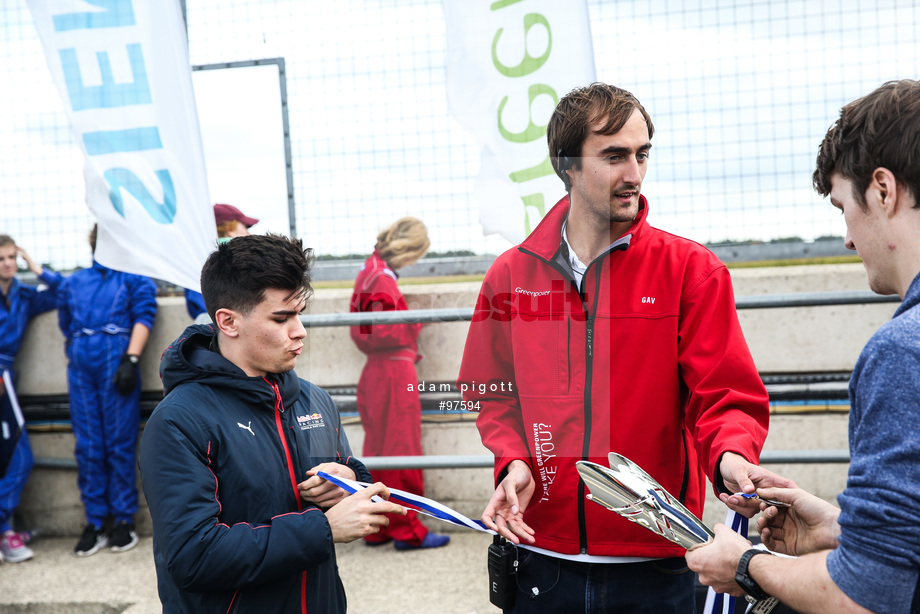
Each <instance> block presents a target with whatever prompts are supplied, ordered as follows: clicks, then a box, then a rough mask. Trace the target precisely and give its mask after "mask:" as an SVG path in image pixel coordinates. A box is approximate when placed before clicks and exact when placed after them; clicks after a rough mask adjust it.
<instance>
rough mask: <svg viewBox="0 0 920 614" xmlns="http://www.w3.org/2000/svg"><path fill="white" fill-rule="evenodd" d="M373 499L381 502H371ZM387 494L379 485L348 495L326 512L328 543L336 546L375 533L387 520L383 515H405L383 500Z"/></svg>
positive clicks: (399, 506) (398, 508)
mask: <svg viewBox="0 0 920 614" xmlns="http://www.w3.org/2000/svg"><path fill="white" fill-rule="evenodd" d="M374 495H377V496H379V497H381V498H382V499H384V501H373V500H372V497H374ZM389 498H390V491H389V490H387V487H386V486H384V485H383V484H382V483H380V482H375V483H374V484H372V485H370V486H368V487H367V488H365V489H363V490H359V491H358V492H356V493H355V494H353V495H349V496H347V497H345V498H344V499H342V500H341V501H340V502H338V503H336V504H335V505H333V506H332V507H331V508H329V509H328V510H327V511H326V520H327V521H328V522H329V528H330V529H331V530H332V541H334V542H336V543H347V542H352V541H354V540H356V539H358V538H361V537H364V536H366V535H371V534H372V533H379V532H380V527H385V526H387V525H388V524H389V523H390V520H389V519H388V518H387V517H386V516H384V514H402V515H403V516H405V515H406V508H404V507H403V506H401V505H397V504H395V503H390V502H389V501H386V499H389Z"/></svg>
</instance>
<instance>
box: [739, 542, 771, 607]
mask: <svg viewBox="0 0 920 614" xmlns="http://www.w3.org/2000/svg"><path fill="white" fill-rule="evenodd" d="M758 554H771V553H770V552H768V551H766V550H758V549H757V548H751V549H750V550H747V551H746V552H745V553H744V554H742V555H741V560H740V561H738V570H737V571H736V572H735V582H737V583H738V586H740V587H741V588H743V589H744V592H745V593H747V594H748V595H750V596H751V597H753V598H754V599H756V600H757V601H761V600H763V599H767V598H768V597H769V596H770V595H768V594H767V593H766V592H765V591H764V590H763V589H762V588H760V585H759V584H757V582H756V581H755V580H754V578H752V577H751V574H749V573H748V565H749V564H750V562H751V559H752V558H754V557H755V556H757V555H758Z"/></svg>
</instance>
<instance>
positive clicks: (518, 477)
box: [481, 460, 536, 544]
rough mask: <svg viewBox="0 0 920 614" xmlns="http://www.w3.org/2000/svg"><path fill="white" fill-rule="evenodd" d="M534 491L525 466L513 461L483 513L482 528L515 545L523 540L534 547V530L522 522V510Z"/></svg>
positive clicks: (533, 483)
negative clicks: (494, 532) (484, 527)
mask: <svg viewBox="0 0 920 614" xmlns="http://www.w3.org/2000/svg"><path fill="white" fill-rule="evenodd" d="M535 488H536V482H535V481H534V479H533V473H531V471H530V467H529V466H528V465H527V463H525V462H523V461H519V460H515V461H512V462H511V464H509V465H508V473H507V474H506V475H505V478H504V479H503V480H502V481H501V483H500V484H499V485H498V488H496V489H495V492H494V493H493V494H492V497H491V498H490V499H489V503H488V505H486V509H485V510H484V511H483V512H482V518H481V520H482V522H483V524H485V525H486V527H488V528H489V529H492V530H493V531H496V532H497V533H498V534H499V535H501V536H502V537H504V538H505V539H508V540H510V541H511V542H512V543H514V544H519V543H521V540H522V539H523V540H525V541H527V542H529V543H531V544H532V543H534V542H535V541H536V540H535V539H534V537H533V535H534V530H533V529H531V528H530V527H529V526H528V525H527V523H525V522H524V510H526V509H527V505H528V504H529V503H530V498H531V497H532V496H533V492H534V489H535Z"/></svg>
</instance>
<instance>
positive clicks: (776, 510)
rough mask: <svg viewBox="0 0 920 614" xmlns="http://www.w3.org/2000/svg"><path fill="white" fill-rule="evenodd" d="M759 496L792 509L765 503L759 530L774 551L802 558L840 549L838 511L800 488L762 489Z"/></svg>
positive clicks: (762, 537) (764, 541) (759, 520)
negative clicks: (823, 551) (838, 545)
mask: <svg viewBox="0 0 920 614" xmlns="http://www.w3.org/2000/svg"><path fill="white" fill-rule="evenodd" d="M757 494H758V495H760V496H761V497H763V498H765V499H774V500H776V501H782V502H783V503H789V504H790V505H791V506H792V507H776V506H770V505H768V504H766V503H763V502H761V504H760V505H761V508H763V509H764V513H763V515H761V517H760V518H758V519H757V530H758V531H760V537H761V539H762V540H763V543H764V545H766V546H767V548H769V549H770V550H774V551H776V552H780V553H782V554H789V555H792V556H802V555H804V554H808V553H810V552H817V551H819V550H833V549H834V548H836V547H837V538H838V537H839V536H840V525H839V524H837V517H838V516H839V515H840V510H839V509H838V508H836V507H834V506H833V505H831V504H830V503H828V502H827V501H824V500H823V499H819V498H818V497H816V496H814V495H812V494H809V493H807V492H805V491H804V490H802V489H800V488H795V489H786V488H762V489H759V490H758V491H757Z"/></svg>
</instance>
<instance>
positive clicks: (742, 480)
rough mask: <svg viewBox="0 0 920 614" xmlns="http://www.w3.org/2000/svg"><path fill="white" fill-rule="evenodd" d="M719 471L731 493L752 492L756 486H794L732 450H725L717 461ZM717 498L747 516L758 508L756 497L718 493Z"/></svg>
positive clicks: (794, 486)
mask: <svg viewBox="0 0 920 614" xmlns="http://www.w3.org/2000/svg"><path fill="white" fill-rule="evenodd" d="M719 472H720V473H721V474H722V480H723V481H724V482H725V487H726V488H728V489H729V490H731V491H732V492H733V493H736V492H744V493H748V494H753V493H754V491H755V490H756V489H758V488H771V487H777V486H778V487H780V488H796V483H795V482H793V481H792V480H790V479H788V478H784V477H783V476H781V475H777V474H775V473H773V472H772V471H767V470H766V469H764V468H763V467H760V466H758V465H755V464H753V463H749V462H747V461H746V460H745V459H744V457H743V456H741V455H739V454H735V453H734V452H726V453H725V454H723V455H722V460H721V462H720V463H719ZM719 500H720V501H722V503H724V504H725V505H727V506H728V507H730V508H731V509H733V510H735V511H736V512H738V513H739V514H744V515H745V516H747V517H748V518H751V517H752V516H754V514H756V513H757V511H758V510H759V509H760V502H759V501H757V500H756V499H745V498H744V497H739V496H737V495H730V494H727V493H719Z"/></svg>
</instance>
